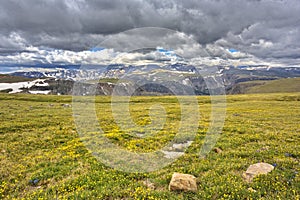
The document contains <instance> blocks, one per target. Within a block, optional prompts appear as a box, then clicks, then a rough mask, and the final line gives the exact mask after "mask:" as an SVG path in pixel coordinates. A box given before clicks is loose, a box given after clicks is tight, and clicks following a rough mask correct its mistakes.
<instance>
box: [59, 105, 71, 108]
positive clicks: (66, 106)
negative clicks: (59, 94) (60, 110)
mask: <svg viewBox="0 0 300 200" xmlns="http://www.w3.org/2000/svg"><path fill="white" fill-rule="evenodd" d="M61 106H62V107H65V108H70V107H71V105H70V104H61Z"/></svg>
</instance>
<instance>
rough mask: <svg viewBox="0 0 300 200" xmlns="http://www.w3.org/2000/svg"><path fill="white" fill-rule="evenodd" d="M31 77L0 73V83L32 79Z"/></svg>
mask: <svg viewBox="0 0 300 200" xmlns="http://www.w3.org/2000/svg"><path fill="white" fill-rule="evenodd" d="M32 80H34V79H32V78H25V77H20V76H10V75H7V74H0V83H17V82H25V81H32Z"/></svg>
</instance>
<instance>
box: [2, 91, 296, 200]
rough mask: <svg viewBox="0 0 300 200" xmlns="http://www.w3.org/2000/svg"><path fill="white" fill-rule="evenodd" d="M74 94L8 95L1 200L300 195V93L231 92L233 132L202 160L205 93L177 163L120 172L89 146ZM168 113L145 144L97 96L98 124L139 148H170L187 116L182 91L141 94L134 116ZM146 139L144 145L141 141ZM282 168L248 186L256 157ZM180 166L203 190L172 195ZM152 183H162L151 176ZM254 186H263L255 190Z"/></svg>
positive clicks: (227, 129) (228, 126)
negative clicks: (77, 120)
mask: <svg viewBox="0 0 300 200" xmlns="http://www.w3.org/2000/svg"><path fill="white" fill-rule="evenodd" d="M71 101H72V98H71V97H69V96H46V95H41V96H39V95H26V94H19V95H17V94H16V95H8V94H0V102H1V104H0V199H299V198H300V192H299V188H300V176H299V173H298V172H299V171H300V164H299V161H300V151H299V148H300V135H299V133H300V124H299V119H300V93H280V94H254V95H252V94H249V95H232V96H227V115H226V121H225V125H224V129H223V132H222V135H221V137H220V138H219V140H218V142H217V144H216V146H217V147H220V148H222V149H223V152H222V153H221V154H217V153H215V152H210V153H209V154H208V155H207V157H206V158H199V156H198V152H199V149H200V148H201V145H202V144H203V140H204V137H205V134H206V131H207V129H208V127H209V123H210V110H211V105H210V99H209V97H198V101H199V107H200V113H201V120H200V122H199V124H200V125H199V129H198V133H197V136H196V138H195V142H194V143H193V144H192V145H191V146H190V147H189V149H188V150H187V152H186V154H185V155H184V156H183V157H181V158H179V159H178V160H177V161H175V162H174V163H172V164H171V165H169V166H167V167H165V168H163V169H160V170H158V171H155V172H151V173H126V172H121V171H117V170H115V169H112V168H110V167H108V166H105V165H104V164H102V163H101V162H99V161H97V160H96V158H95V157H93V156H92V154H91V152H90V151H89V150H87V149H86V147H85V146H84V144H83V143H82V142H81V140H80V138H79V136H78V134H77V130H76V127H75V124H74V120H73V117H72V115H73V113H72V108H71V107H66V106H63V104H71ZM157 102H159V103H160V104H161V105H162V106H163V107H164V108H165V110H166V113H167V118H166V125H165V126H164V127H163V129H162V130H161V131H159V132H158V133H157V134H155V135H154V136H152V137H149V138H147V139H145V140H141V139H140V138H136V137H132V136H131V135H130V134H127V132H139V131H141V130H140V129H142V128H140V127H139V128H136V129H134V130H122V129H120V128H119V127H118V126H117V124H116V123H115V122H114V119H113V117H112V111H111V107H110V105H111V104H110V97H97V98H96V108H97V116H98V118H99V123H100V125H101V128H102V129H103V131H104V133H105V134H106V136H107V138H109V139H110V140H111V141H112V142H114V143H115V144H118V145H120V146H122V147H123V148H125V149H127V150H130V151H135V152H149V151H153V150H157V149H158V148H160V147H162V146H163V145H164V144H165V142H167V141H169V140H170V138H172V137H174V134H175V133H176V130H177V128H178V122H179V120H180V105H179V104H178V101H177V99H176V97H132V98H131V102H130V113H131V116H132V119H133V121H134V122H136V123H137V124H139V125H141V126H143V125H147V124H149V123H150V122H151V121H150V118H149V115H148V112H149V109H150V108H151V106H153V105H154V104H156V103H157ZM137 144H142V145H137ZM261 161H264V162H268V163H270V164H276V167H275V169H274V170H273V171H272V172H271V173H270V174H268V175H264V176H259V177H257V178H255V180H254V181H253V182H252V183H246V182H245V181H244V180H243V178H242V174H243V172H244V171H245V170H246V169H247V167H248V166H249V165H250V164H254V163H256V162H261ZM173 172H182V173H190V174H193V175H194V176H196V177H197V181H198V187H199V188H198V192H197V193H176V192H170V191H168V188H167V187H168V183H169V181H170V179H171V176H172V173H173ZM144 181H150V182H152V183H153V184H154V185H155V189H154V190H153V189H150V188H147V187H146V186H145V185H144V184H143V182H144ZM248 188H252V189H254V190H256V192H251V191H249V190H248Z"/></svg>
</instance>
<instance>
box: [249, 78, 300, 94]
mask: <svg viewBox="0 0 300 200" xmlns="http://www.w3.org/2000/svg"><path fill="white" fill-rule="evenodd" d="M248 83H249V84H251V82H248ZM281 92H300V78H287V79H279V80H273V81H265V82H263V83H262V84H259V83H258V84H257V85H254V86H253V87H249V88H248V89H246V93H281Z"/></svg>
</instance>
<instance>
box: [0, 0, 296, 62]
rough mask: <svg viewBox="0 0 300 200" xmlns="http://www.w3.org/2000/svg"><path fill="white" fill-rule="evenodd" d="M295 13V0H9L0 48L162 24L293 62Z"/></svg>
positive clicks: (69, 44) (66, 45)
mask: <svg viewBox="0 0 300 200" xmlns="http://www.w3.org/2000/svg"><path fill="white" fill-rule="evenodd" d="M299 13H300V3H299V1H298V0H248V1H246V0H235V1H232V0H170V1H161V0H126V1H125V0H28V1H23V0H7V1H2V2H1V6H0V22H1V23H0V52H2V53H10V52H20V51H24V50H26V48H27V47H29V46H34V47H42V48H56V49H57V48H58V49H65V50H73V51H82V50H85V49H89V48H91V47H92V46H95V45H97V44H98V43H100V42H101V41H103V40H105V39H106V38H107V37H109V36H110V35H113V34H117V33H120V32H122V31H126V30H128V29H132V28H139V27H164V28H169V29H172V30H177V31H180V32H183V33H185V34H187V35H189V36H191V37H192V38H194V39H195V40H196V41H197V42H198V43H199V44H200V45H202V46H203V47H207V48H209V49H210V48H211V46H214V48H215V49H218V48H219V50H220V49H222V48H223V49H227V48H235V49H237V50H239V51H241V52H244V53H245V54H251V55H254V56H256V57H258V58H260V59H265V60H278V61H280V60H282V61H284V62H285V63H288V61H289V60H291V63H295V60H297V59H298V60H299V58H300V51H299V50H300V14H299ZM149 37H151V36H149ZM150 40H151V38H150ZM174 42H176V41H174ZM219 50H218V51H217V50H214V51H213V52H215V55H212V56H219V54H222V51H219ZM217 52H219V53H217ZM293 59H294V60H293Z"/></svg>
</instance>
